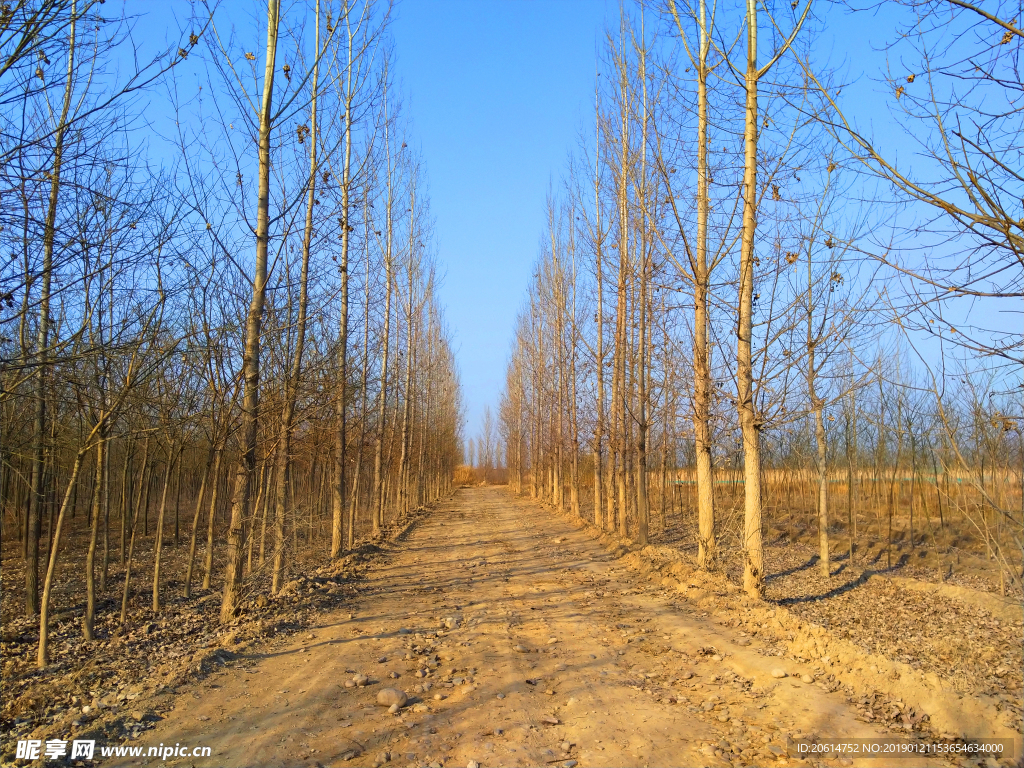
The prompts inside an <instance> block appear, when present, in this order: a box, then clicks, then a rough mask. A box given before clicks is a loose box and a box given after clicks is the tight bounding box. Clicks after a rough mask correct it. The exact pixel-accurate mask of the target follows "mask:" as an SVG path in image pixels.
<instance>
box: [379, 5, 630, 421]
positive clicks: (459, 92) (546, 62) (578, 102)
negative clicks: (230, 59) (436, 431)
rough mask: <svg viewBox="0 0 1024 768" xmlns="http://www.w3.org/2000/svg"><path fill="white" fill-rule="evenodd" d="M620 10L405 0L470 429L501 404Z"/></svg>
mask: <svg viewBox="0 0 1024 768" xmlns="http://www.w3.org/2000/svg"><path fill="white" fill-rule="evenodd" d="M617 18H618V3H617V2H612V1H611V0H404V1H403V2H402V3H400V4H399V6H398V16H397V19H396V23H395V25H394V27H393V33H394V36H395V50H396V53H397V57H398V72H399V77H400V79H401V82H402V85H403V90H404V92H405V93H406V99H407V102H406V103H407V105H408V110H407V113H406V114H407V115H409V116H410V117H411V119H412V134H413V136H414V140H415V141H417V142H419V143H420V146H421V149H422V155H423V158H424V161H425V166H426V172H427V176H428V178H429V180H430V187H431V190H430V191H431V194H430V197H431V209H432V212H433V214H434V217H435V219H436V228H437V229H436V232H437V241H438V244H439V254H438V255H439V260H440V262H441V265H442V269H444V270H445V279H444V285H443V286H442V290H441V303H442V305H443V306H444V309H445V315H446V317H447V318H448V322H449V324H450V326H451V330H452V331H453V335H454V340H455V345H456V352H457V355H458V360H459V366H460V368H461V371H462V383H463V388H464V392H465V397H466V404H467V418H468V423H467V427H466V436H467V437H473V436H474V435H475V434H476V432H477V429H478V425H479V421H480V416H481V414H482V412H483V409H484V406H486V405H490V406H491V407H492V408H495V407H496V406H497V401H498V397H499V395H500V393H501V390H502V387H503V385H504V375H505V362H506V359H507V356H508V352H509V344H510V342H511V338H512V330H513V324H514V321H515V316H516V313H517V311H518V309H519V307H520V304H521V302H522V301H523V300H524V298H525V296H526V287H527V283H528V280H529V277H530V272H531V269H532V266H533V263H534V260H535V259H536V257H537V253H538V244H539V242H540V237H541V235H542V234H543V231H544V215H545V214H544V201H545V197H546V195H547V193H548V190H549V188H550V187H551V186H552V185H555V186H557V185H558V183H559V179H560V178H561V175H562V172H563V171H564V169H565V164H566V159H567V157H568V155H569V152H570V151H571V150H572V148H573V147H574V146H575V145H576V142H577V136H578V133H579V130H580V129H581V128H582V127H583V126H584V124H585V121H587V120H592V115H591V111H592V109H593V106H592V105H593V98H594V97H593V89H594V85H593V83H594V72H595V69H594V67H595V62H596V56H597V51H598V47H599V44H600V39H601V36H602V34H603V30H604V29H605V26H606V21H608V22H611V23H613V24H615V23H617Z"/></svg>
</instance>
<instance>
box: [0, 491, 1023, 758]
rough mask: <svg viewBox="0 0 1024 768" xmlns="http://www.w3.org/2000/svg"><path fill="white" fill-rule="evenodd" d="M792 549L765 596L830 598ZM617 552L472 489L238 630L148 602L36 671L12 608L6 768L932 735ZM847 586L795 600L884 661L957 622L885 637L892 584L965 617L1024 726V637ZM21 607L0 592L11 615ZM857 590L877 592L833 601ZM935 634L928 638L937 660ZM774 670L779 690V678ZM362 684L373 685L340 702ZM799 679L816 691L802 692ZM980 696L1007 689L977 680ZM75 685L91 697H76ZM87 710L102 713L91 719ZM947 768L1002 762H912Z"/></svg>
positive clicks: (600, 751)
mask: <svg viewBox="0 0 1024 768" xmlns="http://www.w3.org/2000/svg"><path fill="white" fill-rule="evenodd" d="M665 533H666V534H668V533H670V531H666V532H665ZM783 551H785V552H787V553H789V556H790V557H792V558H795V560H794V561H799V560H800V559H801V558H803V560H804V562H803V566H804V567H796V568H789V569H782V572H781V573H782V575H779V576H776V577H774V578H773V579H772V581H770V582H769V594H768V597H769V600H770V601H772V600H774V601H777V602H784V601H785V600H786V599H787V598H786V597H784V596H782V595H784V594H788V595H790V597H792V594H791V593H792V592H793V591H794V589H796V586H795V585H802V586H801V587H800V588H801V589H805V590H807V589H810V590H812V592H814V591H816V592H819V593H820V592H821V589H822V586H824V585H815V584H814V576H813V574H816V573H817V570H816V569H815V568H814V567H813V563H810V564H809V565H808V562H807V561H808V560H810V558H806V557H804V555H803V554H801V553H800V552H798V551H797V550H795V549H794V548H793V546H792V545H791V546H790V547H788V548H786V549H785V550H783V549H782V548H779V552H775V551H774V550H773V549H772V548H769V553H770V554H769V557H770V561H769V562H770V563H771V564H772V565H774V566H781V565H784V564H785V563H783V562H782V561H781V560H779V559H778V558H780V557H782V555H781V552H783ZM622 552H623V550H622V549H621V548H620V549H619V551H617V552H616V551H609V547H608V546H606V543H602V541H600V540H599V538H598V537H597V536H596V535H595V534H594V533H593V532H592V531H589V530H587V529H585V528H583V527H581V526H579V525H578V524H571V523H570V522H569V521H567V520H564V519H562V518H560V517H558V516H557V515H554V514H553V513H552V512H551V511H549V510H546V509H544V508H542V507H540V506H538V505H536V504H534V503H531V502H528V501H526V500H522V499H513V498H511V497H510V496H509V495H508V494H507V493H506V492H505V491H504V490H502V489H498V488H494V487H474V488H465V489H461V490H459V491H458V492H457V493H456V494H455V496H454V497H453V498H452V499H450V500H446V501H443V502H441V503H440V504H437V505H435V507H434V509H433V510H429V511H426V512H422V513H420V515H419V516H418V517H417V518H416V520H415V521H414V522H413V524H412V525H411V526H410V527H408V529H407V530H406V531H405V532H404V533H402V534H401V535H399V536H397V537H395V538H393V539H392V540H390V541H389V542H388V543H385V544H384V546H383V548H377V547H375V546H373V545H367V546H364V547H363V548H361V549H360V550H359V551H358V552H356V553H354V554H352V555H349V556H348V557H347V558H345V559H344V560H342V561H340V562H338V563H334V564H327V563H326V561H323V565H322V566H321V567H320V568H318V569H316V570H311V571H310V573H309V574H308V578H301V579H298V580H296V581H295V582H294V583H293V584H292V585H291V586H290V588H289V589H287V590H286V592H287V594H286V595H285V596H284V597H282V598H279V599H276V600H273V601H267V600H264V599H256V600H254V601H252V603H251V605H249V606H248V607H247V611H246V614H245V615H244V616H243V618H242V619H240V620H239V622H238V623H237V626H235V627H231V628H228V629H227V630H224V629H218V628H217V627H216V625H215V623H214V621H213V619H214V618H215V617H214V616H213V615H212V614H214V613H215V608H216V606H215V605H214V603H215V601H213V600H207V601H205V602H202V603H200V604H199V605H192V606H185V605H181V604H175V602H174V601H169V603H170V605H169V606H168V610H167V612H166V615H163V616H162V617H157V618H155V620H152V621H149V622H146V621H145V620H144V619H145V615H144V614H145V610H144V609H142V608H136V609H135V614H136V616H135V619H136V620H135V621H134V622H133V626H132V631H131V632H130V633H128V634H127V635H124V636H118V635H117V634H116V633H115V632H114V631H113V627H111V626H108V625H105V627H104V631H103V632H102V633H101V638H103V639H101V640H100V641H99V642H98V643H95V644H93V645H94V646H96V647H95V648H93V649H83V648H82V647H81V646H82V645H83V644H82V643H81V641H78V640H76V639H74V630H75V629H76V628H77V627H76V626H75V625H76V622H75V621H74V619H73V618H72V615H71V614H72V611H71V609H70V608H65V611H66V612H67V616H65V619H64V625H63V627H64V632H63V634H61V633H58V634H61V636H62V637H63V638H64V639H63V641H62V643H55V648H54V650H55V656H56V657H57V658H58V660H59V659H60V658H61V656H64V657H65V658H66V659H69V660H68V661H66V662H65V663H64V666H62V665H61V662H60V661H58V662H57V663H56V664H55V665H54V668H53V674H51V675H49V676H45V677H44V676H40V675H39V674H37V673H34V672H32V671H30V669H29V668H28V663H27V662H28V660H29V659H30V658H31V653H32V652H34V646H32V644H31V643H30V642H26V641H28V640H30V639H31V637H30V636H29V635H30V634H31V633H30V630H29V629H27V628H24V627H20V622H15V626H16V628H20V629H21V631H22V633H23V634H22V635H19V636H17V637H12V636H11V634H10V632H9V630H8V627H10V626H11V625H10V624H9V623H8V621H7V619H9V618H12V614H11V613H8V611H9V610H11V608H12V606H11V605H10V604H9V603H8V604H6V605H5V637H4V647H3V652H4V676H3V698H4V707H5V709H4V714H3V718H4V721H3V725H4V728H3V730H4V731H5V733H6V734H9V736H5V738H4V743H3V745H2V746H0V749H2V753H3V760H4V764H7V763H8V762H13V761H11V758H12V757H13V754H12V752H13V743H8V741H9V739H11V738H13V737H14V736H20V737H21V738H25V737H26V735H28V734H32V735H34V737H36V738H67V737H72V738H80V737H87V738H97V739H99V740H100V741H101V742H103V743H125V744H129V745H141V746H144V747H146V748H148V747H150V746H156V745H158V744H161V743H162V744H166V745H170V744H179V743H180V744H183V745H189V746H196V745H201V746H208V747H210V748H211V749H212V757H210V758H206V759H191V758H190V759H188V760H184V759H175V758H173V757H172V758H169V759H168V760H167V761H166V762H165V761H160V760H156V759H151V760H149V761H146V760H144V759H142V760H134V761H133V760H127V759H122V760H121V761H117V760H115V759H113V758H111V759H106V760H102V759H98V760H97V761H96V763H95V764H96V765H116V764H124V765H131V764H145V765H160V764H166V765H192V764H194V765H197V766H206V765H209V766H221V765H224V766H227V765H237V766H247V765H267V766H291V765H302V766H310V768H312V767H313V766H336V765H375V764H376V765H384V764H388V765H424V766H429V765H435V766H445V767H447V768H450V767H451V766H460V765H470V764H472V763H473V762H475V763H477V764H479V765H481V766H530V765H560V766H570V765H575V766H579V767H580V768H587V766H591V765H593V766H619V765H621V766H625V765H628V766H634V765H635V766H648V765H650V766H659V765H679V766H689V765H712V766H727V765H735V766H740V765H791V764H795V765H828V766H832V765H851V764H863V765H874V766H878V765H880V764H881V763H880V762H879V761H878V760H875V759H872V760H853V761H851V760H849V759H848V758H842V757H835V758H824V759H820V758H810V759H795V758H793V757H792V756H790V750H791V749H792V745H793V741H794V740H799V739H803V738H813V737H822V738H824V737H835V736H842V737H876V738H880V737H907V736H908V731H909V732H910V733H909V735H910V736H912V737H915V738H918V739H925V740H927V739H930V738H933V737H935V736H937V735H940V734H934V733H930V732H929V730H928V721H927V718H924V719H922V718H921V716H920V715H921V713H920V712H915V711H914V710H913V709H912V708H911V707H909V706H908V705H907V702H904V701H900V700H898V699H893V698H892V697H885V696H882V695H880V694H878V692H876V691H872V690H870V686H866V687H865V686H862V687H861V689H860V690H857V689H855V688H854V687H851V686H847V685H840V684H839V682H838V681H835V680H834V679H833V678H831V677H829V676H828V673H827V670H826V669H823V668H822V667H821V666H820V665H817V664H815V663H814V662H813V661H811V660H798V659H795V658H792V657H788V656H786V655H785V654H784V653H783V650H782V646H780V645H779V644H778V643H773V642H772V640H771V637H770V636H768V635H760V636H759V635H757V631H756V629H752V628H751V627H749V626H748V624H745V623H744V621H743V615H742V613H741V612H738V611H735V610H734V609H732V608H727V607H726V608H723V609H722V610H707V609H706V605H694V604H693V603H691V602H690V601H688V600H687V599H685V598H682V597H680V595H679V592H678V591H676V590H675V589H673V588H671V587H670V586H665V585H663V584H662V583H659V581H658V580H654V581H652V580H651V579H649V578H646V577H645V576H644V575H643V574H642V573H638V572H635V571H633V570H631V569H630V568H628V567H626V564H625V559H623V558H621V557H620V555H621V554H622ZM772 558H775V559H774V560H773V559H772ZM6 562H10V561H9V560H8V561H6ZM867 564H868V563H867V562H865V565H867ZM314 565H316V564H315V563H310V564H309V567H310V568H311V569H312V568H313V566H314ZM798 565H799V563H798ZM842 565H843V563H842V562H841V561H840V562H839V563H837V567H839V568H842ZM9 570H10V569H8V568H6V566H5V573H4V580H5V582H6V580H7V578H8V576H9V575H10V574H9V572H8V571H9ZM787 570H788V571H790V572H785V571H787ZM776 573H780V571H776ZM844 578H845V577H843V576H842V574H839V576H838V577H833V579H832V580H831V581H833V582H835V583H832V587H833V591H836V592H837V594H836V595H826V596H825V597H823V598H822V599H817V600H806V601H803V602H801V601H792V600H790V605H789V608H790V609H791V610H798V611H800V610H803V611H819V612H821V611H824V612H825V614H827V615H826V621H828V620H830V621H831V622H832V627H831V628H832V630H836V629H837V627H836V626H835V624H836V616H838V615H841V614H844V612H845V613H848V614H850V616H851V617H852V618H851V619H850V621H851V622H854V623H852V624H850V625H842V627H841V628H842V629H846V628H848V627H861V629H855V630H854V631H852V632H851V634H853V635H854V637H853V639H854V640H855V641H856V642H860V643H862V644H866V643H867V642H868V639H869V635H865V634H863V633H864V632H867V631H868V630H867V629H863V628H864V627H873V628H874V629H872V630H870V631H873V632H876V633H880V634H879V637H880V638H882V639H881V640H879V643H880V644H881V646H884V648H879V649H878V650H892V649H890V648H889V646H886V645H885V644H886V643H888V642H893V638H892V636H891V633H893V632H895V633H896V634H897V637H898V638H899V637H902V640H903V641H906V642H908V643H909V642H910V641H911V640H912V639H913V641H914V642H913V648H914V652H915V653H916V654H917V657H916V658H917V660H918V661H921V663H925V662H926V661H927V657H928V654H930V653H933V650H932V649H938V650H947V651H948V650H949V649H943V648H942V636H943V633H944V630H943V629H942V627H943V626H944V624H943V621H942V620H933V621H931V623H930V626H931V627H932V628H933V631H932V632H931V634H927V633H925V632H923V631H918V632H917V635H918V636H917V637H913V636H908V635H906V631H907V630H906V628H905V627H902V626H900V625H897V626H890V627H888V628H885V629H879V628H878V626H879V623H880V622H879V621H878V616H877V614H878V612H877V611H876V610H874V608H875V607H877V603H875V602H874V601H876V600H877V599H878V595H876V594H875V593H873V592H865V590H874V589H876V584H877V589H879V590H881V592H882V595H883V596H885V597H886V599H887V600H894V601H898V600H903V599H905V593H906V594H918V595H925V596H926V597H927V598H928V602H930V603H932V604H934V605H935V607H936V608H937V610H939V611H940V612H941V613H942V614H943V615H946V616H948V615H950V612H951V611H955V612H957V614H958V616H959V617H960V618H958V620H957V621H960V620H964V621H969V622H972V626H974V627H975V628H976V629H975V634H974V635H970V636H968V637H965V638H963V639H964V641H965V642H974V641H976V640H978V641H979V642H983V643H984V644H986V647H987V646H988V645H991V646H992V647H993V648H997V649H999V651H1000V652H1006V653H1007V654H1009V657H1010V658H1009V660H1010V661H1012V662H1013V663H1014V667H1013V669H1012V671H1011V672H1006V671H1003V672H1002V675H1001V676H994V679H995V680H996V681H1000V683H1001V684H1002V685H1003V688H1002V689H1001V690H1002V692H1001V693H997V695H1002V696H1003V697H1004V698H1005V702H1004V703H1005V704H1006V705H1007V706H1011V705H1012V706H1013V707H1016V710H1015V711H1016V712H1017V713H1019V707H1020V682H1019V680H1020V677H1019V675H1020V666H1021V665H1020V635H1021V626H1020V623H1019V622H1016V623H1015V622H1013V621H1005V620H1004V621H999V620H998V619H994V618H993V617H992V615H991V614H989V613H986V611H985V610H984V609H982V608H978V607H977V606H974V605H972V604H971V603H970V602H969V601H968V602H965V601H963V600H961V599H952V598H943V599H942V600H940V601H936V599H935V598H934V596H931V597H929V596H927V594H926V593H917V592H913V591H912V590H906V589H901V588H900V587H899V585H898V584H897V585H894V583H893V582H892V581H890V580H887V579H885V578H884V577H883V578H868V579H866V580H863V583H861V584H858V585H856V586H855V587H852V588H850V587H847V588H846V589H839V590H835V588H836V587H840V586H842V585H843V584H844V583H845V582H844ZM787 585H788V586H787ZM171 591H172V590H168V592H171ZM10 594H11V590H10V589H8V588H7V585H6V584H5V589H4V597H5V603H6V602H7V599H8V598H9V595H10ZM851 595H864V596H865V597H864V598H863V599H862V598H857V599H856V600H855V601H854V602H853V603H852V604H849V605H846V606H845V607H843V608H836V609H832V608H830V607H829V606H833V605H840V604H841V601H842V600H844V599H845V600H850V599H853V598H851V597H850V596H851ZM67 600H68V601H70V595H68V596H67ZM200 600H201V598H200ZM724 605H725V603H723V606H724ZM769 605H770V603H769ZM829 611H832V612H831V613H829ZM898 613H900V612H899V611H887V612H886V614H887V615H890V616H892V615H896V614H898ZM208 614H209V615H208ZM857 616H859V622H857V619H856V617H857ZM932 618H933V619H935V617H934V616H933V617H932ZM818 621H819V622H820V621H821V618H820V617H819V618H818ZM951 627H952V628H951V630H950V631H948V632H945V637H946V641H949V640H950V639H951V638H952V637H953V636H956V637H960V635H961V633H962V632H963V628H962V626H961V625H960V624H959V623H954V624H953V625H951ZM745 630H747V631H745ZM858 632H860V634H858ZM933 635H934V636H933ZM871 637H873V636H871ZM922 638H926V639H927V641H928V642H929V643H931V644H930V645H928V649H929V650H928V651H927V652H926V651H924V650H920V649H921V648H922V647H923V646H922V645H921V643H922ZM979 638H980V640H979ZM1013 638H1015V641H1016V645H1015V648H1013V649H1010V648H1008V647H1007V646H1008V644H1009V641H1010V640H1011V639H1013ZM751 640H753V642H751ZM1004 640H1005V641H1006V643H1004ZM893 652H894V651H893ZM1014 654H1016V655H1014ZM948 655H949V654H948V653H947V656H948ZM976 655H977V654H976ZM922 660H923V661H922ZM928 663H930V662H928ZM985 663H986V664H988V666H989V667H993V666H996V665H997V664H1004V660H1003V659H1002V658H1001V657H1000V659H999V661H998V662H997V661H993V662H985ZM780 668H782V669H784V671H786V672H787V675H788V676H787V677H786V678H784V679H776V678H775V677H773V676H772V672H773V670H776V669H780ZM993 673H994V670H993ZM356 674H363V675H366V676H367V678H368V681H367V684H366V685H365V686H356V687H346V685H345V684H346V682H347V681H349V680H352V678H353V676H354V675H356ZM805 674H806V675H808V676H809V677H808V678H807V679H809V680H811V682H810V683H805V682H803V681H802V680H801V677H802V676H803V675H805ZM967 683H969V684H968V685H967V687H966V688H965V690H964V693H966V694H968V695H976V694H979V692H980V691H979V689H978V684H977V683H976V681H967ZM983 685H984V686H987V688H986V690H988V688H991V687H992V685H993V684H992V682H991V680H989V678H985V681H984V683H983ZM383 687H395V688H398V689H401V690H403V691H404V692H406V694H407V695H408V696H409V703H408V704H407V705H406V706H405V707H404V708H402V709H401V710H400V711H399V712H397V713H395V714H391V713H388V712H386V710H385V709H384V708H383V707H380V706H377V705H376V703H375V702H376V696H377V693H378V691H379V690H380V689H381V688H383ZM73 692H77V693H76V696H77V698H76V700H75V701H74V702H71V701H67V702H66V704H64V703H63V702H64V697H65V696H70V695H71V693H73ZM990 698H991V696H990ZM53 701H60V702H62V704H61V705H59V706H53V705H52V703H53ZM86 702H89V703H88V704H86ZM82 705H85V706H90V707H92V710H91V712H90V713H85V714H83V713H82V711H81V707H82ZM907 717H909V719H907ZM908 722H909V723H912V725H906V723H908ZM1017 722H1018V723H1019V718H1018V720H1017ZM951 763H952V764H971V765H990V764H991V762H989V763H986V762H985V761H984V760H977V759H974V760H965V759H957V760H953V761H949V760H940V759H938V758H929V759H924V758H914V759H901V760H900V761H899V763H898V764H899V765H901V766H904V765H905V766H911V765H925V764H929V765H930V764H934V765H939V764H951ZM1002 764H1004V765H1008V764H1019V760H1018V761H1017V762H1015V761H1009V760H1004V761H1003V762H1002Z"/></svg>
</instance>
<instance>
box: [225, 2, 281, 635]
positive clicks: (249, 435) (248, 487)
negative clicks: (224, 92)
mask: <svg viewBox="0 0 1024 768" xmlns="http://www.w3.org/2000/svg"><path fill="white" fill-rule="evenodd" d="M280 10H281V3H280V0H267V48H266V66H265V69H264V74H263V98H262V101H261V104H260V121H259V138H258V141H259V183H258V187H259V190H258V197H257V205H256V265H255V266H256V269H255V274H254V278H253V291H252V302H251V303H250V305H249V316H248V318H247V319H246V327H245V352H244V356H243V360H242V368H243V375H244V379H245V394H244V397H243V404H242V455H241V456H240V457H239V462H238V468H237V470H236V471H235V488H234V494H233V498H232V500H231V522H230V527H229V528H228V550H227V566H226V568H225V572H224V596H223V599H222V600H221V607H220V620H221V622H223V623H226V622H228V621H231V620H232V619H233V618H234V616H235V612H236V611H237V609H238V601H239V598H240V596H241V591H242V565H243V562H242V554H243V553H242V547H243V545H244V543H245V531H246V526H247V524H248V522H249V518H250V516H251V506H252V485H253V480H254V478H255V475H256V440H257V437H258V431H259V385H260V328H261V326H262V323H263V304H264V300H265V296H266V286H267V247H268V242H269V235H270V133H271V128H272V126H271V106H272V104H273V96H274V72H275V69H276V67H275V60H276V56H277V32H278V24H279V21H280V18H279V17H280Z"/></svg>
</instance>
